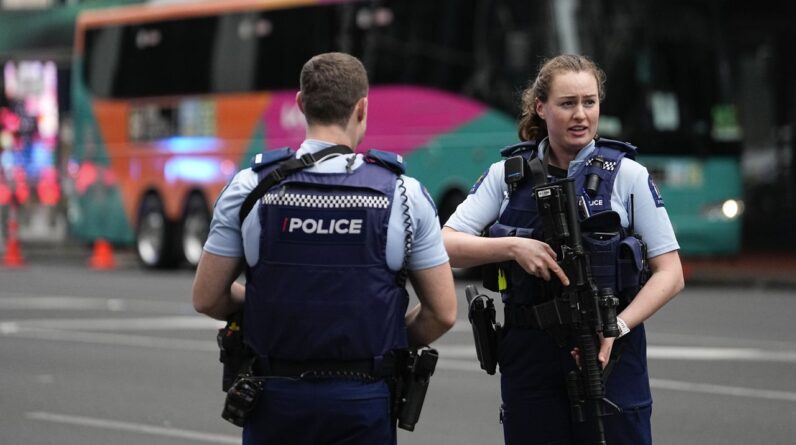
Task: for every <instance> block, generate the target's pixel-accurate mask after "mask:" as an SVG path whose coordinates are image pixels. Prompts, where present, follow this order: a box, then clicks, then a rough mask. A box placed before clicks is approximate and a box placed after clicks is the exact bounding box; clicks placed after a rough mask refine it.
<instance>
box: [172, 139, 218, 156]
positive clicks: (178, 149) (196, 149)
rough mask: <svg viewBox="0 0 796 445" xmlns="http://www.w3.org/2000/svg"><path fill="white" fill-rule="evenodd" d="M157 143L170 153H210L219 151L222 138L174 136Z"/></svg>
mask: <svg viewBox="0 0 796 445" xmlns="http://www.w3.org/2000/svg"><path fill="white" fill-rule="evenodd" d="M157 145H158V148H159V149H161V150H164V151H167V152H169V153H208V152H214V151H217V150H218V149H219V148H220V146H221V140H220V139H218V138H215V137H209V136H174V137H170V138H166V139H163V140H161V141H158V143H157Z"/></svg>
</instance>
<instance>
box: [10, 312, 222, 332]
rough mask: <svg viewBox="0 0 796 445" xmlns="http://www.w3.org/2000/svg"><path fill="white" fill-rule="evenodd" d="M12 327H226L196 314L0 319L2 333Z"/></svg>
mask: <svg viewBox="0 0 796 445" xmlns="http://www.w3.org/2000/svg"><path fill="white" fill-rule="evenodd" d="M13 326H17V327H19V326H24V327H26V328H31V329H58V330H67V331H189V330H212V329H219V328H221V327H223V326H224V322H221V321H218V320H213V319H211V318H208V317H200V316H196V315H185V316H176V317H138V318H58V319H55V318H49V319H32V320H25V321H6V322H0V332H5V331H7V330H10V329H13Z"/></svg>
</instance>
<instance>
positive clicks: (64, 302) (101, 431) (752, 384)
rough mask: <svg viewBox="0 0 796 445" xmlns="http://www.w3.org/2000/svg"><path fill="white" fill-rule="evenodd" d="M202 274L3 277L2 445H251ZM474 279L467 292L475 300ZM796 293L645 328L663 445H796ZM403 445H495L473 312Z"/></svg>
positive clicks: (698, 301)
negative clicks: (229, 393) (229, 395)
mask: <svg viewBox="0 0 796 445" xmlns="http://www.w3.org/2000/svg"><path fill="white" fill-rule="evenodd" d="M192 278H193V275H192V272H190V271H187V270H182V271H174V272H167V273H152V272H145V271H142V270H139V269H137V268H136V267H122V268H120V269H117V270H112V271H94V270H90V269H87V268H86V267H84V265H83V263H82V262H78V263H74V264H71V265H61V264H56V262H48V263H47V264H45V265H35V264H31V265H28V266H27V267H25V268H23V269H3V268H0V388H2V391H1V392H0V443H2V444H28V445H37V444H41V445H44V444H48V445H49V444H59V445H72V444H74V445H78V444H79V445H85V444H100V443H113V444H118V445H124V444H136V445H138V444H202V443H211V444H214V443H216V444H227V443H231V444H234V443H240V430H239V429H238V428H236V427H234V426H232V425H230V424H228V423H226V422H225V421H224V420H222V419H221V418H220V416H219V415H220V412H221V407H222V403H223V398H224V393H222V392H221V388H220V386H221V383H220V378H221V365H220V364H219V363H218V361H217V359H218V354H217V349H216V345H215V329H216V327H217V324H216V323H215V322H213V321H212V320H209V319H206V318H203V317H201V316H198V315H196V314H195V313H194V312H193V309H192V307H191V305H190V290H191V282H192ZM464 284H465V283H464V282H458V283H457V288H458V295H459V296H460V297H461V299H462V300H463V295H464V291H463V288H464ZM794 316H796V295H794V294H793V292H791V291H789V290H787V289H779V290H775V289H765V288H731V287H722V288H711V287H690V288H687V289H686V291H685V292H684V293H683V294H681V295H680V296H679V297H678V298H677V299H676V300H675V301H674V302H672V303H671V304H670V305H668V306H667V307H666V308H664V309H663V310H662V311H661V312H660V313H659V314H657V315H656V316H655V317H654V318H653V319H652V320H650V321H649V322H648V324H647V329H648V335H649V343H650V347H649V358H650V369H651V375H652V387H653V393H654V399H655V404H654V408H653V428H654V431H653V434H654V438H655V442H656V443H658V444H700V445H704V444H714V443H715V444H749V443H761V444H793V443H796V425H794V420H795V419H796V378H795V377H796V329H793V318H794ZM435 346H436V347H437V348H438V349H439V351H440V355H441V359H440V363H439V365H438V368H437V373H436V374H435V375H434V377H433V379H432V381H431V386H430V389H429V393H428V397H427V400H426V405H425V407H424V408H423V413H422V417H421V419H420V422H419V423H418V424H417V428H416V430H415V431H414V432H412V433H409V432H405V431H402V430H400V431H399V442H400V443H402V444H418V445H419V444H432V443H433V444H499V443H502V432H501V427H500V424H499V422H498V406H499V403H500V397H499V377H497V376H488V375H486V374H485V373H484V372H482V371H480V369H479V368H478V365H477V362H476V360H475V352H474V349H473V347H472V336H471V333H470V326H469V324H468V322H467V318H466V314H465V305H464V304H462V303H461V302H460V305H459V321H458V323H457V324H456V326H455V327H454V329H453V331H452V332H450V333H449V334H447V335H446V336H445V337H443V339H441V340H440V341H439V342H438V343H437V344H436V345H435Z"/></svg>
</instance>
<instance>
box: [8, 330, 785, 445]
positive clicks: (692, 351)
mask: <svg viewBox="0 0 796 445" xmlns="http://www.w3.org/2000/svg"><path fill="white" fill-rule="evenodd" d="M222 325H223V323H221V322H218V321H215V320H211V319H209V318H206V317H201V316H177V317H149V318H93V319H88V318H85V319H83V318H81V319H37V320H26V321H3V322H0V336H7V337H17V338H29V339H43V340H53V341H70V342H76V343H86V344H105V345H114V346H133V347H145V348H157V349H170V350H182V351H201V352H214V351H217V350H218V349H217V348H218V346H217V345H216V344H215V342H214V341H213V340H212V339H208V340H190V339H177V338H169V337H162V336H152V335H150V336H146V335H130V334H119V333H117V332H115V331H153V330H157V331H169V330H202V331H208V332H213V331H214V330H215V329H217V328H219V327H220V326H222ZM435 347H436V348H437V349H438V350H439V352H440V362H439V368H440V369H446V370H452V371H467V372H483V371H482V370H481V369H480V367H479V365H478V362H477V360H476V354H475V348H474V346H473V345H472V344H440V345H435ZM647 355H648V357H649V358H650V359H652V360H656V359H666V360H697V361H736V362H737V361H746V362H776V363H796V351H792V350H767V349H760V348H717V347H701V346H700V347H691V346H648V348H647ZM650 384H651V385H652V387H653V388H659V389H666V390H676V391H685V392H694V393H704V394H716V395H727V396H735V397H749V398H758V399H768V400H782V401H789V402H796V393H793V392H787V391H772V390H762V389H753V388H743V387H735V386H723V385H713V384H706V383H693V382H682V381H675V380H665V379H651V380H650ZM46 420H52V419H46ZM166 430H168V431H172V430H171V429H166ZM236 440H237V439H236Z"/></svg>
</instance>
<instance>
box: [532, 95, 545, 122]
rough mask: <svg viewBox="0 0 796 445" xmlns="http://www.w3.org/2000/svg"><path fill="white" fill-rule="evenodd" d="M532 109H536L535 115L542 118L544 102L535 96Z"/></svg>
mask: <svg viewBox="0 0 796 445" xmlns="http://www.w3.org/2000/svg"><path fill="white" fill-rule="evenodd" d="M534 109H535V110H536V115H537V116H539V118H540V119H542V120H544V102H542V101H541V100H539V98H536V100H535V103H534Z"/></svg>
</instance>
